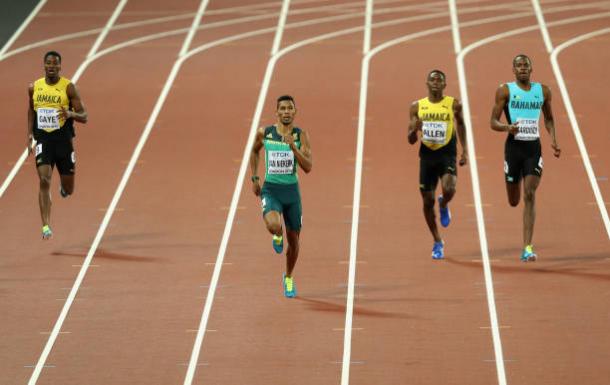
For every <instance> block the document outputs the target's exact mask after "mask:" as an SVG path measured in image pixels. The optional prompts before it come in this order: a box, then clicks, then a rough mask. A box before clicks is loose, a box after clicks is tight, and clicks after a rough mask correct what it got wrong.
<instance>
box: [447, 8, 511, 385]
mask: <svg viewBox="0 0 610 385" xmlns="http://www.w3.org/2000/svg"><path fill="white" fill-rule="evenodd" d="M451 12H452V13H454V17H452V18H451V21H452V29H453V31H454V34H453V35H454V36H459V35H460V32H459V25H458V24H457V22H458V15H457V9H456V8H452V9H451ZM462 53H463V51H462V50H460V51H458V52H457V57H456V62H457V72H458V82H459V85H460V95H461V99H462V108H463V115H464V124H465V126H466V141H467V143H468V157H469V158H470V162H468V163H469V164H470V176H471V178H470V180H471V183H472V193H473V196H474V206H475V213H476V217H477V229H478V232H479V245H480V248H481V257H482V260H483V274H484V276H485V290H486V294H487V296H486V297H487V308H488V313H489V320H490V323H491V335H492V341H493V346H494V355H495V361H496V375H497V377H498V384H499V385H506V384H507V381H506V369H505V367H504V353H503V352H502V340H501V338H500V329H499V327H498V325H499V322H498V312H497V309H496V299H495V294H494V288H493V277H492V273H491V262H490V261H489V246H488V244H487V234H486V230H485V219H484V216H483V203H482V200H481V187H480V185H479V171H478V166H477V156H476V150H475V147H474V137H473V130H472V120H471V115H470V102H469V99H468V89H467V87H468V86H467V83H466V73H465V72H464V56H463V54H462Z"/></svg>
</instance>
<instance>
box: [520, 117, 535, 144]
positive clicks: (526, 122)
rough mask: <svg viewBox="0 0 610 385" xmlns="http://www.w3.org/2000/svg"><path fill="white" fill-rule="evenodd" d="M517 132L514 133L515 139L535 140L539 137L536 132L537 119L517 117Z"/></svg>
mask: <svg viewBox="0 0 610 385" xmlns="http://www.w3.org/2000/svg"><path fill="white" fill-rule="evenodd" d="M517 126H518V127H519V132H518V133H517V134H516V135H515V139H516V140H536V139H538V138H539V137H540V133H539V132H538V119H523V118H518V119H517Z"/></svg>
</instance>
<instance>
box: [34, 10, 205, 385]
mask: <svg viewBox="0 0 610 385" xmlns="http://www.w3.org/2000/svg"><path fill="white" fill-rule="evenodd" d="M125 1H126V0H125ZM207 4H208V0H202V2H201V5H200V7H199V11H198V12H197V16H196V17H195V21H196V22H193V26H191V28H195V27H196V26H197V25H198V23H199V21H200V20H201V17H202V16H203V12H204V11H205V8H206V7H207ZM190 39H192V34H189V35H187V39H185V43H186V42H187V41H189V42H190ZM185 47H186V48H188V47H187V46H186V44H184V45H183V50H184V48H185ZM180 64H181V61H180V60H178V61H177V62H176V63H175V64H174V67H173V68H172V72H171V73H170V75H169V77H168V80H167V81H166V83H165V86H164V87H163V91H162V93H161V95H160V96H159V99H158V100H157V103H156V105H155V108H154V110H153V112H152V114H151V116H150V118H149V120H148V123H147V125H146V127H145V129H144V132H143V133H142V136H141V137H140V141H139V142H138V145H137V146H136V149H135V150H134V153H133V154H132V156H131V159H130V160H129V164H128V165H127V168H126V169H125V173H124V174H123V178H122V179H121V182H120V183H119V186H118V188H117V190H116V192H115V194H114V196H113V198H112V202H111V203H110V205H109V207H108V210H106V214H105V215H104V219H103V220H102V223H101V225H100V228H99V229H98V231H97V234H96V236H95V239H94V240H93V243H92V244H91V247H90V248H89V252H88V253H87V256H86V258H85V260H84V261H83V265H82V267H81V269H80V271H79V272H78V276H77V277H76V280H75V281H74V285H73V286H72V289H71V290H70V293H69V294H68V298H67V299H66V302H65V303H64V306H63V308H62V310H61V313H60V314H59V317H58V318H57V321H56V323H55V325H54V326H53V330H52V331H51V334H50V335H49V339H48V340H47V343H46V345H45V347H44V350H43V352H42V354H41V355H40V358H39V360H38V363H37V364H36V367H35V368H34V372H33V373H32V377H31V378H30V380H29V381H28V385H35V384H36V381H37V380H38V377H39V376H40V372H41V371H42V368H43V367H44V364H45V362H46V360H47V357H48V355H49V354H50V352H51V350H52V348H53V344H54V343H55V340H57V336H58V335H59V332H60V330H61V327H62V325H63V323H64V321H65V319H66V317H67V316H68V312H69V311H70V308H71V306H72V303H73V302H74V299H75V298H76V294H77V292H78V289H79V288H80V285H81V283H82V282H83V280H84V278H85V275H86V273H87V270H88V269H89V266H90V265H91V260H92V259H93V255H94V254H95V251H96V250H97V247H98V245H99V243H100V242H101V240H102V236H103V234H104V232H105V231H106V227H107V226H108V224H109V222H110V219H111V218H112V214H113V213H114V209H115V208H116V205H117V204H118V201H119V199H120V197H121V195H122V193H123V190H125V186H126V185H127V181H128V180H129V176H130V175H131V173H132V171H133V169H134V167H135V164H136V161H137V159H138V157H139V156H140V153H141V152H142V148H143V147H144V144H145V143H146V140H147V139H148V136H149V134H150V131H151V129H152V125H153V123H154V121H155V120H156V118H157V115H158V114H159V112H160V110H161V107H162V106H163V103H164V102H165V98H166V97H167V94H168V93H169V91H170V89H171V87H172V85H173V80H174V79H175V77H176V75H177V73H178V69H179V68H180Z"/></svg>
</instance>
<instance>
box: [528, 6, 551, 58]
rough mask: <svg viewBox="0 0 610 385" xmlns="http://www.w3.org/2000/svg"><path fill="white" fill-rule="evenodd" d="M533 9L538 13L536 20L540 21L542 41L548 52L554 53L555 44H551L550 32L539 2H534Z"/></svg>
mask: <svg viewBox="0 0 610 385" xmlns="http://www.w3.org/2000/svg"><path fill="white" fill-rule="evenodd" d="M532 7H533V8H534V11H535V12H536V20H538V25H540V32H541V33H542V40H544V46H545V47H546V52H548V53H551V52H552V51H553V43H552V42H551V36H550V35H549V30H548V29H547V27H546V22H545V20H544V14H543V13H542V9H541V8H540V3H539V2H538V0H532Z"/></svg>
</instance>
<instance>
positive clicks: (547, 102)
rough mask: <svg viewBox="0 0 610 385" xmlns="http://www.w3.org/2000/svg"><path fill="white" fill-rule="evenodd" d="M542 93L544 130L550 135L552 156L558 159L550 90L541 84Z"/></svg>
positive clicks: (559, 150)
mask: <svg viewBox="0 0 610 385" xmlns="http://www.w3.org/2000/svg"><path fill="white" fill-rule="evenodd" d="M542 93H543V95H544V103H543V104H542V114H543V115H544V127H546V130H547V131H548V132H549V134H550V135H551V140H552V142H551V147H553V155H555V156H556V157H557V158H559V155H561V148H559V145H558V144H557V137H556V136H555V119H554V118H553V110H552V109H551V99H552V96H551V89H550V88H549V87H547V86H545V85H544V84H543V85H542Z"/></svg>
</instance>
